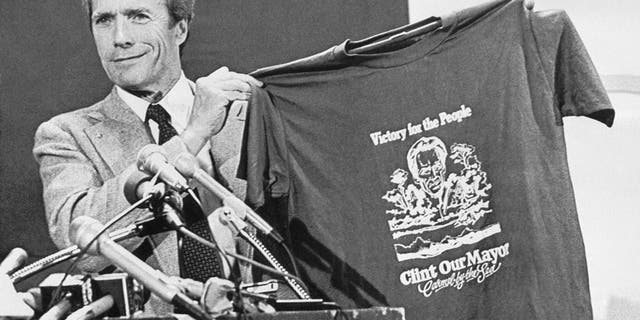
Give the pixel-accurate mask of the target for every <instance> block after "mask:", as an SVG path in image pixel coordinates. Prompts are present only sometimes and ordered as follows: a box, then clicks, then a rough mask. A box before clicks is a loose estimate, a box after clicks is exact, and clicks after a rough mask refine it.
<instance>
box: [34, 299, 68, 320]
mask: <svg viewBox="0 0 640 320" xmlns="http://www.w3.org/2000/svg"><path fill="white" fill-rule="evenodd" d="M71 308H73V304H72V303H71V298H70V296H66V297H64V298H63V299H62V300H60V302H58V303H57V304H56V305H54V306H53V307H51V309H49V311H47V312H45V313H44V314H43V315H42V316H40V320H60V319H62V318H63V317H64V315H65V314H67V313H69V311H71Z"/></svg>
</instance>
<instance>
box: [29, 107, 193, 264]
mask: <svg viewBox="0 0 640 320" xmlns="http://www.w3.org/2000/svg"><path fill="white" fill-rule="evenodd" d="M74 130H75V129H71V127H70V125H68V124H67V123H65V121H60V120H59V119H56V118H54V119H52V120H50V121H48V122H45V123H43V124H41V125H40V127H39V128H38V129H37V131H36V134H35V145H34V149H33V153H34V156H35V158H36V160H37V162H38V163H39V165H40V176H41V180H42V185H43V199H44V206H45V213H46V220H47V223H48V227H49V233H50V235H51V238H52V240H53V242H54V243H55V244H56V246H58V247H60V248H63V247H68V246H71V245H73V244H72V243H71V241H70V239H69V229H70V226H71V222H72V221H73V220H74V218H76V217H78V216H81V215H84V216H89V217H92V218H94V219H96V220H98V221H100V222H101V223H103V224H105V223H107V222H108V221H109V220H111V219H112V218H113V217H115V216H116V215H117V214H118V213H120V212H122V211H123V210H124V209H126V208H127V207H128V206H129V203H128V201H127V200H126V198H125V196H124V192H123V190H124V185H125V183H126V181H127V179H128V177H129V176H130V175H131V174H132V173H133V172H135V171H137V170H138V169H137V168H136V166H135V163H131V164H130V165H128V166H126V168H124V170H122V171H121V172H117V173H110V172H108V173H107V172H104V171H102V172H100V171H99V169H98V167H99V165H96V164H95V163H94V162H93V161H96V160H92V158H93V157H97V155H95V154H92V156H91V157H90V156H88V154H91V153H92V152H94V151H93V150H91V149H92V148H91V146H89V145H82V143H81V142H79V139H76V135H77V133H76V134H74V132H75V131H74ZM164 147H165V148H166V149H167V150H168V152H169V153H170V157H175V156H176V155H177V154H179V153H181V152H184V151H186V150H187V149H186V146H185V145H184V143H182V141H181V140H180V139H179V138H178V137H174V138H173V139H172V140H170V141H168V142H167V143H165V145H164ZM133 152H134V153H135V152H137V150H133ZM94 153H95V152H94ZM145 213H146V210H142V209H136V210H135V211H134V212H132V213H130V214H129V215H127V216H126V217H124V218H123V219H122V220H121V221H119V222H118V223H116V224H115V225H114V226H113V227H112V229H110V231H113V230H117V229H120V228H123V227H125V226H128V225H131V224H132V223H134V221H135V220H137V219H138V218H140V217H141V216H142V215H144V214H145ZM141 243H142V239H139V238H134V239H130V240H127V241H124V242H121V243H120V244H122V245H123V246H124V247H126V248H127V249H129V250H132V251H133V250H134V249H135V248H137V247H139V246H140V244H141ZM109 264H110V263H108V262H107V261H106V260H104V259H102V258H91V259H85V261H83V262H82V263H81V264H80V268H81V269H82V270H84V271H87V272H96V271H99V270H101V269H104V268H105V267H106V266H108V265H109Z"/></svg>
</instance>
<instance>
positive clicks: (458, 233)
mask: <svg viewBox="0 0 640 320" xmlns="http://www.w3.org/2000/svg"><path fill="white" fill-rule="evenodd" d="M406 159H407V167H408V172H407V171H406V170H404V169H396V170H395V171H394V172H393V173H392V174H391V183H392V184H393V185H394V187H393V189H391V190H389V191H387V193H386V194H385V195H384V196H382V199H384V200H386V201H388V202H390V203H391V204H393V206H394V208H392V209H389V210H386V214H387V215H388V216H389V220H388V225H389V230H390V231H391V235H392V238H393V240H394V249H395V253H396V258H397V259H398V261H406V260H412V259H429V258H432V257H436V256H438V255H440V254H442V253H443V252H446V251H448V250H452V249H455V248H458V247H461V246H463V245H469V244H474V243H477V242H479V241H481V240H482V239H485V238H487V237H490V236H492V235H495V234H497V233H500V232H501V229H500V224H499V223H494V224H490V225H483V223H478V221H479V220H481V218H483V217H485V216H486V215H487V214H490V213H491V212H492V209H491V207H490V202H489V191H490V190H491V183H489V181H488V180H487V174H486V172H484V171H482V162H481V161H480V160H479V159H478V158H477V156H476V155H475V147H474V146H472V145H469V144H464V143H453V144H452V145H451V147H450V148H449V150H447V147H446V145H445V144H444V142H443V141H442V140H441V139H440V138H438V137H435V136H432V137H422V138H420V139H418V140H417V141H416V142H415V143H414V144H413V145H412V146H411V148H409V151H408V152H407V158H406ZM448 162H452V164H451V165H449V166H447V163H448ZM483 221H484V220H483ZM476 224H479V226H477V225H476Z"/></svg>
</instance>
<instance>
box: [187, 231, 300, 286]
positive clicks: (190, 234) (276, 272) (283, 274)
mask: <svg viewBox="0 0 640 320" xmlns="http://www.w3.org/2000/svg"><path fill="white" fill-rule="evenodd" d="M176 231H178V232H180V233H182V234H183V235H184V236H187V237H189V238H191V239H193V240H195V241H198V242H199V243H201V244H203V245H205V246H207V247H209V248H212V249H215V250H220V252H222V254H223V255H229V256H231V257H234V258H236V259H237V260H239V261H242V262H245V263H248V264H250V265H252V266H254V267H258V268H260V269H263V270H265V271H267V272H269V273H272V274H274V275H278V276H281V277H287V278H292V279H294V280H296V281H300V282H302V280H300V278H298V277H297V276H294V275H292V274H290V273H286V272H282V271H279V270H277V269H275V268H272V267H270V266H267V265H265V264H262V263H260V262H257V261H255V260H252V259H250V258H247V257H244V256H242V255H239V254H237V253H233V252H229V251H226V250H224V249H223V248H221V247H219V246H217V245H215V244H214V243H212V242H210V241H208V240H206V239H204V238H202V237H200V236H199V235H197V234H195V233H193V232H192V231H191V230H189V229H187V228H186V227H185V226H181V227H180V228H178V229H177V230H176Z"/></svg>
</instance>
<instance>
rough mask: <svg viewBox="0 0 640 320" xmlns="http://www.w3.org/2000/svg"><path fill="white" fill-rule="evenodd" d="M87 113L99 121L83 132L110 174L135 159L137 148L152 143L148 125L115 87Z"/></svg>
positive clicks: (118, 171) (123, 167)
mask: <svg viewBox="0 0 640 320" xmlns="http://www.w3.org/2000/svg"><path fill="white" fill-rule="evenodd" d="M89 117H92V118H94V119H95V120H98V121H97V123H96V124H95V125H93V126H91V127H88V128H86V129H85V133H86V134H87V137H88V138H89V140H91V142H92V144H93V146H94V147H95V149H96V151H97V152H98V154H99V155H100V157H102V159H103V160H104V162H105V163H106V165H107V166H108V167H109V168H110V169H111V172H112V174H113V175H117V174H118V173H120V172H122V171H123V170H124V169H125V168H126V167H128V166H129V165H131V164H132V163H134V162H135V161H136V156H137V151H138V150H140V148H142V147H143V146H145V145H147V144H150V143H153V137H152V136H151V133H150V132H149V131H148V129H147V127H146V126H145V125H144V123H143V122H142V120H140V118H138V116H137V115H136V114H135V113H134V112H133V110H131V108H129V107H128V106H127V105H126V104H125V103H124V101H122V99H120V97H119V96H118V94H117V92H116V89H115V87H114V88H113V90H111V93H110V94H109V95H108V96H107V97H106V98H105V100H104V101H103V102H102V105H101V106H100V107H99V108H98V109H97V110H96V111H94V112H92V113H90V114H89Z"/></svg>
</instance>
